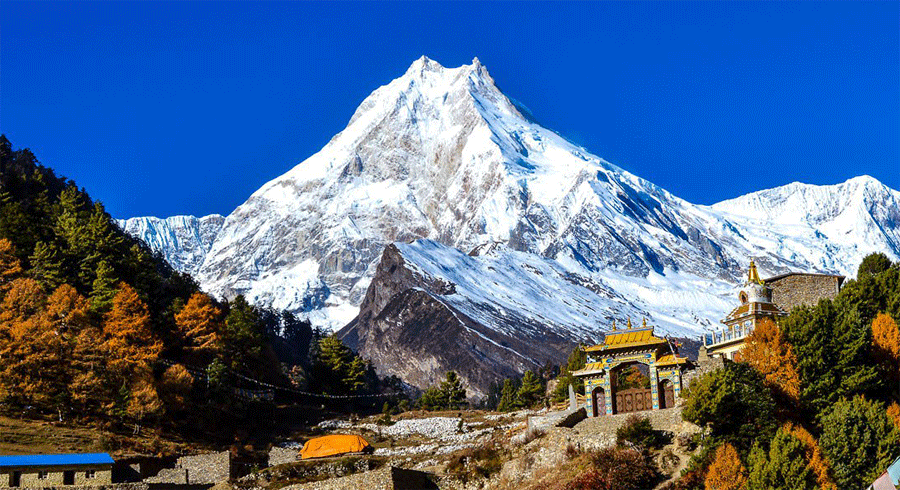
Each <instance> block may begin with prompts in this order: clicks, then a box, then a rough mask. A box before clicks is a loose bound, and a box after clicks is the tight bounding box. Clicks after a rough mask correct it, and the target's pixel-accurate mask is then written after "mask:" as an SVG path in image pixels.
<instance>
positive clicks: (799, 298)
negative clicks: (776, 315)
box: [765, 274, 843, 312]
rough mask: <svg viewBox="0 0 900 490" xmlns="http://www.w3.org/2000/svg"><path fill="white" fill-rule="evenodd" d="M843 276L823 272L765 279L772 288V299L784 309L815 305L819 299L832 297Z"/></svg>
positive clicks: (788, 310) (836, 292)
mask: <svg viewBox="0 0 900 490" xmlns="http://www.w3.org/2000/svg"><path fill="white" fill-rule="evenodd" d="M842 281H843V278H841V277H839V276H829V275H824V274H788V275H785V276H776V277H774V278H772V279H766V281H765V283H766V286H769V287H771V288H772V301H773V302H774V303H775V304H777V305H778V306H780V307H781V308H782V309H784V311H787V312H790V311H791V310H793V309H794V308H796V307H798V306H800V305H805V306H815V305H816V304H818V303H819V300H821V299H833V298H834V297H835V296H837V294H838V291H839V290H840V286H841V282H842Z"/></svg>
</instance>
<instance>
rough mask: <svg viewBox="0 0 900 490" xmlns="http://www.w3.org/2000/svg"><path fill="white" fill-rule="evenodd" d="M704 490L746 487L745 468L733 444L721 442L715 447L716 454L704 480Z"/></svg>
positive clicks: (726, 489)
mask: <svg viewBox="0 0 900 490" xmlns="http://www.w3.org/2000/svg"><path fill="white" fill-rule="evenodd" d="M704 488H705V489H706V490H744V489H745V488H747V469H746V468H745V467H744V464H743V463H741V458H740V456H738V452H737V451H736V450H735V449H734V446H732V445H731V444H728V443H727V442H726V443H725V444H722V445H721V446H719V447H718V449H716V455H715V457H714V458H713V461H712V464H710V465H709V470H708V472H707V474H706V481H705V482H704Z"/></svg>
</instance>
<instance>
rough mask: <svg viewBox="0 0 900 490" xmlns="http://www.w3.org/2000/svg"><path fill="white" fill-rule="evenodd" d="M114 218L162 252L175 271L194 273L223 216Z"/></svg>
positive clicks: (210, 244)
mask: <svg viewBox="0 0 900 490" xmlns="http://www.w3.org/2000/svg"><path fill="white" fill-rule="evenodd" d="M116 221H117V222H118V224H119V227H120V228H122V229H123V230H124V231H125V232H126V233H128V234H130V235H133V236H136V237H139V238H141V239H142V240H144V242H146V243H147V245H149V246H150V248H151V249H153V250H154V251H159V252H161V253H162V254H163V256H164V257H165V258H166V260H167V261H168V262H169V264H171V265H172V267H174V268H175V269H176V270H178V271H181V272H185V273H187V274H190V275H192V276H196V275H197V273H198V272H199V271H200V266H201V265H203V259H204V258H205V257H206V253H207V252H208V251H209V247H211V246H212V244H213V241H214V240H215V239H216V235H218V234H219V229H220V228H222V223H224V222H225V217H224V216H222V215H219V214H211V215H209V216H204V217H202V218H196V217H194V216H172V217H169V218H165V219H161V218H155V217H152V216H148V217H143V218H129V219H120V220H116Z"/></svg>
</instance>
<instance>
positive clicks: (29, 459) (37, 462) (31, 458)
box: [0, 453, 115, 468]
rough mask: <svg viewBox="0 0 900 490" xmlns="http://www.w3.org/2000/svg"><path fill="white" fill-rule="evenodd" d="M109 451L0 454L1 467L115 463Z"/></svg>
mask: <svg viewBox="0 0 900 490" xmlns="http://www.w3.org/2000/svg"><path fill="white" fill-rule="evenodd" d="M113 463H115V461H113V459H112V457H111V456H110V455H109V454H107V453H80V454H29V455H25V456H0V468H2V467H19V466H70V465H104V464H113Z"/></svg>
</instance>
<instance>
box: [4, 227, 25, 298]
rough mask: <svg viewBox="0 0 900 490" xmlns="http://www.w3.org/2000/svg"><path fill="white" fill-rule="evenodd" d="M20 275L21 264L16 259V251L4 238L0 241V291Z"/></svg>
mask: <svg viewBox="0 0 900 490" xmlns="http://www.w3.org/2000/svg"><path fill="white" fill-rule="evenodd" d="M21 275H22V262H21V261H19V258H18V257H16V249H15V247H14V246H13V244H12V242H11V241H9V240H8V239H6V238H3V239H0V291H3V290H5V289H7V287H8V285H9V284H10V283H11V282H12V281H13V280H15V279H16V278H18V277H19V276H21Z"/></svg>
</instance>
